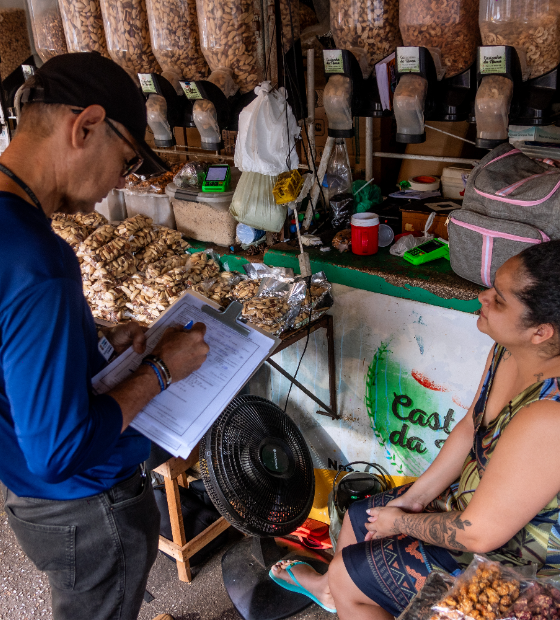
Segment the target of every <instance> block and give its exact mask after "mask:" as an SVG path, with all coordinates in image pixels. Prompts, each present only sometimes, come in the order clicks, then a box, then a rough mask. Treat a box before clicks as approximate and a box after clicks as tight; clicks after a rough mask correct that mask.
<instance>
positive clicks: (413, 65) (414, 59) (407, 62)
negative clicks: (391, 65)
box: [397, 47, 420, 73]
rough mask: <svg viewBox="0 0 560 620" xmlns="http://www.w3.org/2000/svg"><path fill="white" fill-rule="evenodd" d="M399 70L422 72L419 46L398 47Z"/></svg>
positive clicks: (402, 71) (400, 71)
mask: <svg viewBox="0 0 560 620" xmlns="http://www.w3.org/2000/svg"><path fill="white" fill-rule="evenodd" d="M397 71H398V72H399V73H420V48H419V47H397Z"/></svg>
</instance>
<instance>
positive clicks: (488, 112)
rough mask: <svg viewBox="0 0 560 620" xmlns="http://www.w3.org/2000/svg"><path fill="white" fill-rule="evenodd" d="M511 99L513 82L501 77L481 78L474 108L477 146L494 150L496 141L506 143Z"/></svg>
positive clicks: (489, 76) (487, 76)
mask: <svg viewBox="0 0 560 620" xmlns="http://www.w3.org/2000/svg"><path fill="white" fill-rule="evenodd" d="M512 97H513V82H512V81H511V80H510V79H508V78H506V77H503V76H501V75H486V76H485V77H483V78H482V81H481V83H480V86H479V88H478V91H477V93H476V100H475V106H474V109H475V117H476V136H477V145H478V146H481V147H485V146H487V147H489V148H494V147H495V146H497V142H496V141H498V142H499V141H502V142H505V141H507V139H508V123H509V108H510V105H511V100H512ZM485 141H489V142H488V143H486V142H485Z"/></svg>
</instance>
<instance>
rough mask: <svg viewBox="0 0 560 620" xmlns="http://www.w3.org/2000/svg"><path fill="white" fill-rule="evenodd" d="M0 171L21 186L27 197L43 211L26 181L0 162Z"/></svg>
mask: <svg viewBox="0 0 560 620" xmlns="http://www.w3.org/2000/svg"><path fill="white" fill-rule="evenodd" d="M0 172H3V173H4V174H5V175H6V176H7V177H9V178H10V179H12V181H13V182H14V183H17V184H18V185H19V186H20V187H21V189H22V190H23V191H24V192H25V193H26V194H27V195H28V196H29V198H31V201H32V202H33V204H34V205H35V206H36V207H37V209H39V211H41V212H42V213H44V211H43V207H42V206H41V203H40V202H39V201H38V200H37V196H35V194H34V193H33V191H32V190H31V188H30V187H29V186H28V185H27V184H26V183H24V182H23V181H22V180H21V179H20V178H19V177H18V176H16V175H15V174H14V173H13V172H12V171H11V170H10V169H9V168H6V166H3V165H2V164H0Z"/></svg>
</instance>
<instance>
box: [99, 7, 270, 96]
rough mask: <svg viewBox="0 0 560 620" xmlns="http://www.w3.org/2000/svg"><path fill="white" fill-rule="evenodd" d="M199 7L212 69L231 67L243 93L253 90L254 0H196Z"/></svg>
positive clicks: (202, 35) (255, 77)
mask: <svg viewBox="0 0 560 620" xmlns="http://www.w3.org/2000/svg"><path fill="white" fill-rule="evenodd" d="M106 1H108V0H106ZM196 9H197V13H198V25H199V30H200V43H201V48H202V53H203V54H204V57H205V58H206V61H207V62H208V64H209V65H210V68H211V69H212V71H215V70H216V69H219V68H221V67H229V68H230V69H232V70H233V74H234V79H235V81H236V82H237V83H238V84H239V90H240V91H241V93H242V94H244V93H248V92H249V91H251V90H253V88H255V86H257V84H258V83H259V75H258V73H259V72H258V67H257V41H256V36H255V30H254V27H253V16H254V8H253V0H230V1H229V2H221V1H220V0H196Z"/></svg>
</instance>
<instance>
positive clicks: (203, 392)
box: [93, 292, 279, 458]
mask: <svg viewBox="0 0 560 620" xmlns="http://www.w3.org/2000/svg"><path fill="white" fill-rule="evenodd" d="M204 306H210V307H211V308H213V309H216V308H217V306H216V304H214V303H213V302H210V301H209V300H208V299H206V298H205V297H202V296H201V295H197V294H196V293H190V292H187V293H186V294H185V295H183V297H181V299H179V300H178V301H177V302H176V303H175V304H174V305H173V306H171V307H170V308H169V309H168V310H167V311H166V312H165V313H164V314H162V316H160V317H159V319H158V320H157V321H156V322H155V323H154V324H153V325H152V327H150V329H149V330H148V331H147V332H146V338H147V346H146V353H145V354H144V355H147V354H148V353H151V352H152V350H153V349H154V348H155V346H156V344H157V342H158V341H159V339H160V338H161V336H162V334H163V332H164V331H165V330H166V329H167V328H168V327H183V326H184V325H186V324H187V323H188V322H189V321H191V320H192V321H194V322H195V323H197V322H201V323H205V325H206V336H205V340H206V342H207V344H208V346H209V347H210V351H209V353H208V357H207V359H206V362H204V364H203V365H202V366H201V368H200V369H199V370H197V371H196V372H195V373H193V374H192V375H190V376H189V377H187V378H186V379H183V380H182V381H178V382H177V383H173V384H172V385H171V386H170V387H169V388H168V389H167V390H166V391H165V392H162V393H161V394H158V395H157V396H156V397H155V398H154V399H153V400H152V401H150V403H148V405H147V406H146V407H145V408H144V409H143V410H142V411H141V412H140V413H139V414H138V415H137V416H136V418H134V421H133V422H132V424H131V426H132V427H133V428H135V429H136V430H137V431H139V432H141V433H142V434H143V435H145V436H146V437H148V438H149V439H151V440H152V441H154V442H155V443H157V444H159V445H160V446H161V447H162V448H165V449H166V450H167V451H168V452H171V454H173V455H175V456H180V457H183V458H187V457H188V455H189V454H190V453H191V452H192V450H193V448H194V447H195V446H196V445H197V443H198V442H199V441H200V439H201V438H202V436H203V435H204V433H205V432H206V431H207V430H208V429H209V428H210V426H211V425H212V424H213V423H214V421H215V420H216V419H217V418H218V416H219V415H220V413H222V411H223V410H224V409H225V408H226V406H227V405H228V404H229V403H230V401H231V400H232V399H233V398H234V397H235V395H236V394H237V393H238V392H239V391H240V390H241V388H242V387H243V386H244V385H245V383H246V382H247V381H248V380H249V379H250V378H251V376H252V375H253V374H254V372H255V371H256V370H257V369H258V368H259V367H260V365H261V364H262V363H263V362H264V361H265V360H266V358H267V357H268V356H269V355H270V353H271V352H272V351H273V350H274V349H275V348H276V346H277V344H278V342H279V340H278V339H277V338H274V337H273V336H270V335H265V334H263V333H262V332H260V331H258V330H256V329H254V328H252V327H250V326H248V325H245V324H243V323H238V324H239V325H241V326H242V327H244V328H246V329H247V330H248V334H247V335H244V334H241V333H239V332H238V331H236V330H235V329H234V328H233V327H231V326H230V325H228V324H227V323H225V322H222V321H221V320H220V317H219V315H215V314H212V315H209V314H206V313H205V312H203V310H202V308H203V307H204ZM142 359H143V355H138V354H137V353H135V352H134V350H133V349H132V347H131V348H129V349H128V350H127V351H125V352H124V353H123V354H122V355H120V356H119V357H118V358H117V359H116V360H114V361H113V362H112V363H111V364H109V365H108V366H107V367H106V368H104V369H103V370H102V371H101V372H100V373H98V374H97V375H96V376H95V377H94V378H93V388H94V390H95V391H96V392H97V393H98V394H103V393H105V392H108V391H109V390H111V389H112V388H114V387H115V386H116V385H118V384H119V383H121V382H122V381H123V380H124V379H126V377H128V376H130V373H132V372H134V371H135V370H136V369H137V368H138V366H139V365H140V363H141V362H142Z"/></svg>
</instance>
